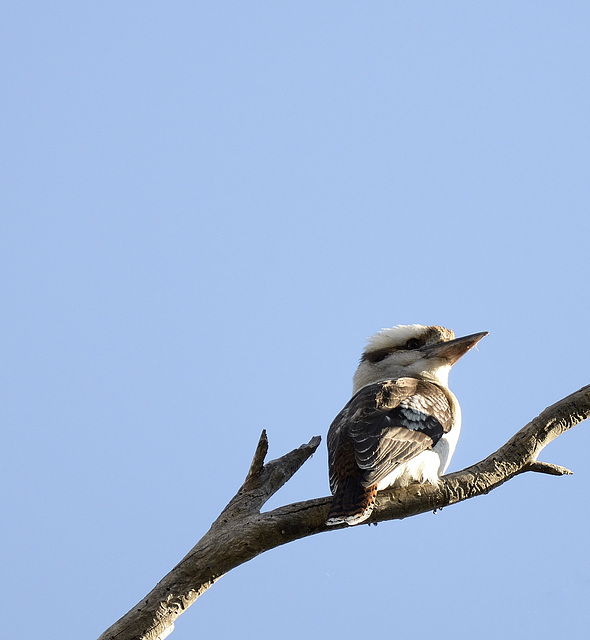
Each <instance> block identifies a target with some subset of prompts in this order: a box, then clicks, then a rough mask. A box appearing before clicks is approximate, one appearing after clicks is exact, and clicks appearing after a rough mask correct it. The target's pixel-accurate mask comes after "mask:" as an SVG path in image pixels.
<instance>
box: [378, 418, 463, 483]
mask: <svg viewBox="0 0 590 640" xmlns="http://www.w3.org/2000/svg"><path fill="white" fill-rule="evenodd" d="M457 418H458V420H457V422H456V424H455V425H454V426H453V428H452V429H451V430H450V431H449V433H445V435H444V436H443V437H442V438H441V439H440V440H439V441H438V442H437V443H436V444H435V445H434V447H433V448H432V449H429V450H428V451H422V453H419V454H418V455H417V456H416V457H415V458H412V459H411V460H408V462H404V463H403V464H400V465H399V466H397V467H396V468H395V469H394V470H393V471H392V472H391V473H390V474H389V475H387V476H385V478H383V480H381V482H379V484H378V485H377V490H378V491H381V489H386V488H387V487H392V486H398V487H399V486H406V485H408V484H410V483H411V482H429V483H430V484H434V485H436V484H438V479H439V477H440V476H442V475H443V474H444V472H445V471H446V470H447V467H448V466H449V463H450V462H451V458H452V457H453V453H455V447H456V446H457V440H458V439H459V432H460V431H461V416H460V415H459V416H457Z"/></svg>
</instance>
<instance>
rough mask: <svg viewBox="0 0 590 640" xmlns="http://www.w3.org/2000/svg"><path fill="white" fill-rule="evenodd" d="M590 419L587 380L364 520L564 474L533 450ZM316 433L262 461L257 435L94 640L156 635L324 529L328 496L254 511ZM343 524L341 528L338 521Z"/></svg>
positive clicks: (312, 445)
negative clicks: (216, 503)
mask: <svg viewBox="0 0 590 640" xmlns="http://www.w3.org/2000/svg"><path fill="white" fill-rule="evenodd" d="M588 416H590V385H588V386H586V387H583V388H582V389H580V390H579V391H576V392H575V393H572V394H571V395H569V396H567V397H566V398H564V399H563V400H560V401H559V402H556V403H555V404H553V405H551V406H550V407H548V408H547V409H545V411H543V412H542V413H541V414H540V415H539V416H538V417H536V418H535V419H534V420H532V421H531V422H529V424H527V425H526V426H525V427H523V428H522V429H521V430H520V431H519V432H518V433H516V434H515V435H514V436H513V437H512V438H511V439H510V440H509V441H508V442H507V443H506V444H505V445H504V446H502V447H500V449H498V450H497V451H496V452H495V453H493V454H491V455H490V456H488V457H487V458H486V459H485V460H482V461H481V462H478V463H477V464H474V465H472V466H470V467H468V468H467V469H464V470H463V471H458V472H456V473H451V474H449V475H447V476H444V478H442V479H441V482H440V483H439V485H438V487H433V486H431V485H421V484H414V485H410V486H409V487H406V488H404V489H396V490H395V491H392V490H386V491H383V492H381V493H380V494H379V495H378V497H377V504H376V507H375V509H374V511H373V514H372V516H371V518H370V519H369V520H368V521H367V522H369V523H371V522H372V523H376V522H382V521H385V520H396V519H402V518H407V517H409V516H413V515H416V514H419V513H424V512H427V511H433V510H436V509H441V508H442V507H445V506H447V505H450V504H454V503H456V502H460V501H462V500H466V499H468V498H473V497H475V496H478V495H482V494H486V493H489V492H490V491H491V490H492V489H495V488H496V487H498V486H500V485H501V484H503V483H504V482H506V481H507V480H510V479H511V478H513V477H514V476H516V475H518V474H520V473H524V472H526V471H534V472H539V473H549V474H551V475H564V474H569V473H571V471H569V470H568V469H565V468H564V467H560V466H558V465H554V464H550V463H545V462H539V461H538V460H537V458H538V456H539V453H540V452H541V451H542V450H543V448H544V447H545V446H547V444H549V442H551V441H552V440H553V439H554V438H556V437H557V436H558V435H560V434H562V433H564V432H565V431H567V430H568V429H571V428H572V427H573V426H574V425H576V424H578V423H579V422H581V421H582V420H585V419H586V418H587V417H588ZM319 444H320V438H319V436H316V437H314V438H312V439H311V440H310V441H309V442H308V443H307V444H304V445H302V446H300V447H299V448H297V449H294V450H293V451H291V452H290V453H287V454H286V455H284V456H282V457H281V458H278V459H277V460H271V461H270V462H267V463H266V464H264V459H265V457H266V453H267V450H268V440H267V437H266V431H263V432H262V435H261V436H260V440H259V442H258V446H257V448H256V452H255V454H254V459H253V461H252V464H251V467H250V470H249V472H248V475H247V476H246V480H245V481H244V484H243V485H242V487H241V488H240V489H239V491H238V493H237V494H236V496H235V497H234V498H233V499H232V500H231V501H230V503H229V504H228V505H227V507H226V508H225V509H224V510H223V511H222V513H221V515H220V516H219V517H218V518H217V520H216V521H215V522H214V523H213V524H212V525H211V528H210V529H209V531H208V532H207V533H206V534H205V535H204V536H203V538H201V540H199V542H197V544H196V545H195V546H194V547H193V549H191V551H190V552H189V553H188V554H187V555H186V556H185V557H184V558H183V559H182V560H181V561H180V562H179V563H178V564H177V565H176V567H174V569H172V571H170V573H169V574H168V575H167V576H165V577H164V578H163V579H162V580H161V581H160V582H159V583H158V584H157V585H156V586H155V587H154V588H153V589H152V591H151V592H150V593H149V594H148V595H147V596H146V597H145V598H144V599H143V600H141V602H139V603H138V604H137V605H136V606H135V607H133V609H131V610H130V611H129V612H128V613H127V614H125V615H124V616H123V617H122V618H121V619H120V620H118V621H117V622H116V623H115V624H113V625H112V626H111V627H110V628H109V629H107V630H106V631H105V632H104V633H103V634H102V635H101V636H100V638H99V640H161V639H162V638H165V637H166V636H167V635H169V634H170V633H171V632H172V630H173V629H174V621H175V620H176V618H178V616H179V615H181V614H182V613H183V612H184V611H185V610H186V609H187V608H188V607H189V606H190V605H191V604H193V602H195V600H196V599H197V598H198V597H199V596H200V595H201V594H202V593H204V592H205V591H206V590H207V589H208V588H209V587H210V586H211V585H212V584H213V583H214V582H215V581H216V580H218V579H219V578H220V577H221V576H223V575H224V574H225V573H227V572H228V571H230V570H231V569H233V568H234V567H237V566H238V565H240V564H243V563H244V562H247V561H248V560H251V559H252V558H254V557H256V556H257V555H259V554H260V553H263V552H264V551H268V550H269V549H273V548H274V547H278V546H280V545H282V544H285V543H287V542H291V541H293V540H297V539H299V538H304V537H306V536H310V535H313V534H315V533H321V532H323V531H327V530H329V529H337V528H339V527H326V525H325V518H326V514H327V511H328V507H329V505H330V502H331V498H330V497H325V498H318V499H315V500H307V501H305V502H297V503H294V504H290V505H287V506H284V507H280V508H278V509H274V510H273V511H269V512H266V513H260V509H261V508H262V507H263V506H264V504H265V503H266V502H267V501H268V499H269V498H270V497H271V496H272V495H274V494H275V493H276V492H277V491H278V490H279V489H280V488H281V487H282V486H283V485H284V484H285V483H286V482H287V481H288V480H289V479H290V478H291V477H292V476H293V475H294V474H295V473H296V472H297V470H298V469H299V468H300V467H301V465H302V464H303V463H304V462H305V461H306V460H307V459H308V458H310V457H311V456H312V455H313V453H314V452H315V450H316V449H317V447H318V446H319ZM343 526H344V525H343Z"/></svg>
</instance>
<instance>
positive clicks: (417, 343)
mask: <svg viewBox="0 0 590 640" xmlns="http://www.w3.org/2000/svg"><path fill="white" fill-rule="evenodd" d="M423 344H424V343H423V342H422V340H418V338H410V339H409V340H408V341H407V342H406V349H419V348H420V347H421V346H422V345H423Z"/></svg>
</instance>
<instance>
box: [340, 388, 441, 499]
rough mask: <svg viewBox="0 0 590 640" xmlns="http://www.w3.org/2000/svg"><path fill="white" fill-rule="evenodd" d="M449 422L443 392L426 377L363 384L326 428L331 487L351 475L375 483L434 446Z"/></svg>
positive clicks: (370, 484) (365, 482) (371, 483)
mask: <svg viewBox="0 0 590 640" xmlns="http://www.w3.org/2000/svg"><path fill="white" fill-rule="evenodd" d="M451 422H452V413H451V407H450V405H449V402H448V400H447V397H446V395H445V394H444V392H443V390H442V389H440V387H438V386H437V385H435V384H432V383H430V382H426V381H423V380H417V379H415V378H398V379H396V380H385V381H382V382H377V383H375V384H371V385H367V386H366V387H363V388H362V389H361V390H360V391H359V392H358V393H357V394H356V395H355V396H353V398H352V399H351V400H350V402H349V403H348V404H347V405H346V406H345V407H344V409H343V410H342V411H341V412H340V414H338V416H337V417H336V419H335V420H334V422H333V423H332V425H331V427H330V430H329V431H328V463H329V471H330V488H331V490H332V492H333V493H336V492H337V490H338V487H339V486H342V484H343V483H344V482H345V480H346V479H347V478H350V477H351V476H354V477H356V478H358V480H359V481H360V483H361V485H362V486H363V487H370V486H372V485H374V484H377V483H378V482H380V481H381V480H382V479H383V478H385V477H386V476H387V475H388V474H389V473H390V472H391V471H393V470H394V469H395V468H396V467H397V466H398V465H399V464H402V463H404V462H407V461H408V460H411V459H412V458H414V457H415V456H417V455H418V454H419V453H421V452H422V451H426V450H427V449H430V448H432V447H433V446H434V445H435V444H436V443H437V442H438V441H439V440H440V438H441V437H442V436H443V434H444V433H445V432H448V430H449V429H450V427H451Z"/></svg>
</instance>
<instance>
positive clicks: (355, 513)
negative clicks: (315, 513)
mask: <svg viewBox="0 0 590 640" xmlns="http://www.w3.org/2000/svg"><path fill="white" fill-rule="evenodd" d="M376 495H377V485H376V484H372V485H370V486H369V487H363V485H362V483H361V478H360V477H358V476H357V477H350V476H349V477H348V478H345V479H344V481H343V482H342V486H339V487H338V489H337V491H336V493H335V495H334V499H333V500H332V506H331V507H330V511H329V512H328V517H327V518H326V524H327V525H328V526H334V525H337V524H348V525H353V524H359V523H361V522H364V521H365V520H366V519H367V518H368V517H369V516H370V515H371V512H372V511H373V506H374V504H375V496H376Z"/></svg>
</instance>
